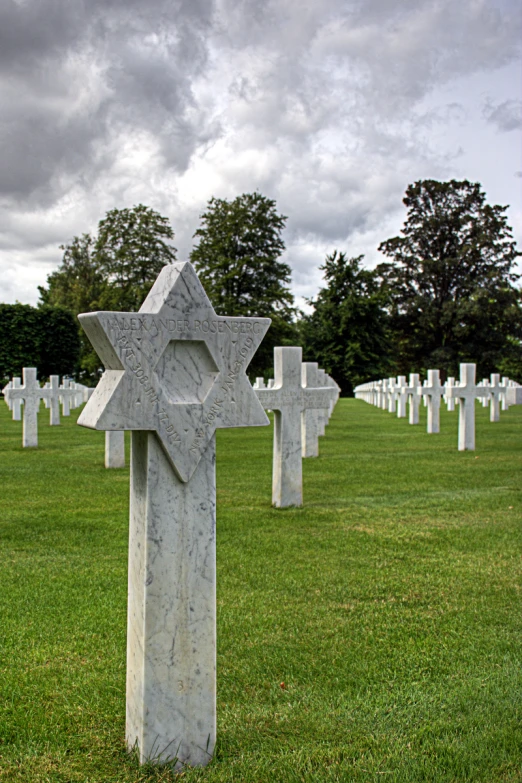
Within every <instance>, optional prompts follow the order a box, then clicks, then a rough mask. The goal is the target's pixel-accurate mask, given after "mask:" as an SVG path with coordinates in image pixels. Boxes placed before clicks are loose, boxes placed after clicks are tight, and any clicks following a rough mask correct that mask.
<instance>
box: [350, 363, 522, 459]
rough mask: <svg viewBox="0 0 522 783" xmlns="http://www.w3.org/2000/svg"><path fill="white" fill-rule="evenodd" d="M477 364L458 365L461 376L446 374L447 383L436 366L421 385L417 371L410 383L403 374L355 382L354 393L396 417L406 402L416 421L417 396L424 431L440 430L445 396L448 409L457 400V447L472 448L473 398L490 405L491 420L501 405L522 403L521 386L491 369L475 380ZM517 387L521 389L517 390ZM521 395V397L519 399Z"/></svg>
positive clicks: (403, 412) (412, 421) (402, 413)
mask: <svg viewBox="0 0 522 783" xmlns="http://www.w3.org/2000/svg"><path fill="white" fill-rule="evenodd" d="M475 376H476V365H475V364H471V363H466V364H461V365H460V380H459V381H457V382H456V381H455V378H448V379H447V381H446V384H444V385H443V384H441V382H440V373H439V370H428V377H427V379H426V380H425V381H424V383H423V384H422V385H421V383H420V378H419V375H418V374H417V373H411V374H410V377H409V383H406V378H405V376H399V377H398V378H397V379H395V378H386V379H383V380H379V381H371V382H369V383H363V384H361V385H360V386H357V387H356V389H355V397H356V398H358V399H362V400H364V401H365V402H368V403H370V404H372V405H376V406H377V407H379V408H382V409H384V410H388V411H389V412H390V413H395V412H397V416H398V417H399V418H403V417H405V416H406V405H407V404H408V405H409V423H410V424H418V423H419V406H420V400H421V399H423V400H424V403H425V405H426V406H427V409H428V410H427V414H428V415H427V431H428V433H430V434H432V433H437V432H439V431H440V405H441V398H444V399H445V401H446V403H447V406H448V410H450V411H451V410H455V403H458V404H459V444H458V448H459V451H468V450H469V451H473V450H474V449H475V400H476V399H482V400H483V404H485V405H488V404H489V405H490V421H492V422H496V421H499V418H500V407H501V406H502V409H503V410H507V408H508V406H509V405H510V404H511V405H513V404H520V403H522V387H519V386H518V384H516V383H515V382H514V381H511V380H510V379H509V378H506V377H504V378H502V381H501V380H500V375H498V374H497V373H492V375H491V378H490V379H489V380H488V379H484V380H483V381H482V383H479V384H477V383H476V382H475ZM517 389H520V390H521V391H520V392H518V391H517ZM519 398H520V400H519Z"/></svg>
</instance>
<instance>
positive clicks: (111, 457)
mask: <svg viewBox="0 0 522 783" xmlns="http://www.w3.org/2000/svg"><path fill="white" fill-rule="evenodd" d="M105 467H106V468H124V467H125V432H122V431H121V430H107V432H106V433H105Z"/></svg>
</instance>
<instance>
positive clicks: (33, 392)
mask: <svg viewBox="0 0 522 783" xmlns="http://www.w3.org/2000/svg"><path fill="white" fill-rule="evenodd" d="M22 377H23V384H22V385H21V386H18V387H13V388H12V389H11V391H10V392H9V394H10V397H11V399H12V400H13V401H14V400H23V401H24V413H23V425H22V446H23V447H24V448H36V446H38V410H39V408H40V400H41V399H42V398H43V397H44V396H45V390H44V389H42V388H41V386H40V384H39V383H38V380H37V377H36V367H24V368H23V369H22ZM13 418H14V417H13Z"/></svg>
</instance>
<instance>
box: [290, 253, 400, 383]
mask: <svg viewBox="0 0 522 783" xmlns="http://www.w3.org/2000/svg"><path fill="white" fill-rule="evenodd" d="M362 259H363V256H357V257H355V258H347V257H346V254H345V253H338V252H337V250H335V251H334V252H333V253H332V254H331V255H328V256H326V259H325V262H324V264H323V266H321V267H319V268H320V269H321V270H322V271H323V272H324V279H325V282H326V285H325V287H324V288H322V289H321V290H320V291H319V294H318V295H317V298H316V299H311V300H309V304H310V305H312V307H313V308H314V309H313V312H312V313H311V315H306V316H304V318H303V320H302V321H301V322H300V325H299V326H300V333H301V341H302V344H303V354H304V359H305V360H306V361H316V362H319V365H320V366H321V367H323V368H324V369H325V370H326V371H327V372H328V373H329V374H330V375H331V376H332V377H333V378H334V379H335V380H336V381H337V383H338V384H339V386H340V387H341V392H342V393H343V394H344V395H349V394H352V392H353V388H354V386H356V385H357V384H359V383H363V382H364V381H367V380H369V379H371V378H379V377H382V376H383V375H385V374H388V373H389V372H391V371H392V369H393V361H392V360H391V359H390V342H389V332H388V316H387V314H386V311H385V305H386V302H387V300H386V294H385V292H384V291H383V289H382V287H381V286H380V284H379V281H378V279H377V276H376V274H375V272H374V271H372V270H370V269H365V268H364V267H363V266H362Z"/></svg>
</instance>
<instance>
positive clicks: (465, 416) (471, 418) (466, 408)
mask: <svg viewBox="0 0 522 783" xmlns="http://www.w3.org/2000/svg"><path fill="white" fill-rule="evenodd" d="M459 451H475V400H474V399H473V398H471V399H461V400H460V406H459Z"/></svg>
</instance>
